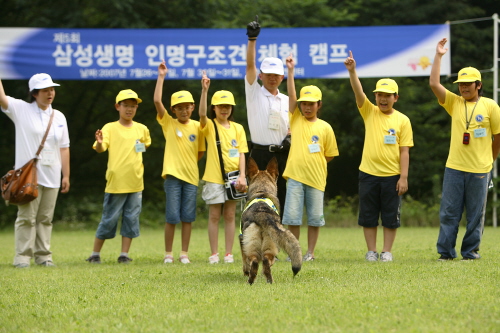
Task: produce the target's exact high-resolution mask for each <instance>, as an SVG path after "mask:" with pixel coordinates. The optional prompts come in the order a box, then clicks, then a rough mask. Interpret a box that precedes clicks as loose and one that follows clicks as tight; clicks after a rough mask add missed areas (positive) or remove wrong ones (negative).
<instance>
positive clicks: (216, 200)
mask: <svg viewBox="0 0 500 333" xmlns="http://www.w3.org/2000/svg"><path fill="white" fill-rule="evenodd" d="M201 198H202V199H203V200H205V202H206V203H207V205H214V204H221V203H224V202H226V201H227V200H228V197H227V194H226V188H225V187H224V185H222V184H216V183H211V182H206V184H205V185H204V186H203V191H202V192H201Z"/></svg>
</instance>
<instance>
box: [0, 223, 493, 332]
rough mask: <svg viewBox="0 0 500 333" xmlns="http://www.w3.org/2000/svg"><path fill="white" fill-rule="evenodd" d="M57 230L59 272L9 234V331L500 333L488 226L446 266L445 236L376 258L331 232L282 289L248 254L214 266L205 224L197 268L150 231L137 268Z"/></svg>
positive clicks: (3, 254) (5, 260) (408, 235)
mask: <svg viewBox="0 0 500 333" xmlns="http://www.w3.org/2000/svg"><path fill="white" fill-rule="evenodd" d="M55 229H56V230H55V231H54V235H53V241H52V250H53V252H54V262H55V263H56V264H57V267H56V268H44V267H33V266H32V267H31V268H29V269H15V268H13V267H12V266H11V263H12V257H13V252H14V250H13V248H14V240H13V232H12V231H3V232H1V233H0V272H1V273H2V274H1V277H0V287H1V289H0V290H1V294H0V332H287V333H288V332H499V331H500V315H499V313H500V274H499V273H500V265H499V264H500V242H499V240H500V229H493V228H487V229H486V231H485V235H484V239H483V243H482V251H481V254H482V256H483V258H482V259H480V260H477V261H459V260H455V261H453V262H437V261H436V259H437V258H438V255H437V253H436V250H435V243H436V239H437V234H438V229H436V228H401V229H400V230H399V231H398V236H397V239H396V243H395V246H394V249H393V254H394V259H395V261H394V262H392V263H382V262H377V263H368V262H365V261H364V254H365V252H366V249H365V245H364V239H363V236H362V231H361V229H358V228H348V229H337V228H323V229H321V233H320V239H319V242H318V246H317V251H316V257H317V259H316V260H315V261H314V262H306V263H304V265H303V267H302V271H301V272H300V273H299V274H298V275H297V277H295V279H293V278H292V271H291V267H290V263H288V262H285V261H283V259H284V258H286V255H285V254H281V255H280V259H282V261H280V262H277V263H276V264H275V265H274V266H273V273H274V278H275V283H274V284H273V285H269V284H267V283H265V279H264V277H263V276H262V275H259V277H258V279H257V281H256V283H255V284H254V285H253V286H249V285H247V284H246V278H245V277H243V275H242V273H241V265H240V260H241V259H240V258H241V256H240V251H239V248H235V251H234V252H235V258H236V259H237V263H235V264H233V265H228V264H218V265H209V264H208V261H207V258H208V256H209V255H210V253H209V245H208V237H207V231H206V230H204V229H194V230H193V235H192V239H191V249H190V258H191V261H192V264H190V265H183V264H181V263H179V262H178V261H177V262H175V263H174V264H171V265H168V266H167V265H164V264H163V263H162V258H163V231H162V230H151V229H149V230H143V231H142V235H141V237H139V238H138V239H136V240H134V242H133V244H132V251H131V253H130V255H131V257H132V258H133V259H134V261H133V262H132V263H131V264H129V265H119V264H117V263H116V259H117V257H118V254H119V250H120V241H119V238H117V239H113V240H110V241H108V242H107V243H106V244H105V245H104V249H103V252H102V260H103V264H101V265H90V264H88V263H87V262H85V261H84V259H85V258H87V257H88V256H89V254H90V252H91V250H92V243H93V237H94V232H93V231H57V229H58V228H57V226H55ZM462 229H463V228H461V232H460V235H459V240H461V237H462V235H463V230H462ZM306 232H307V231H306V229H303V230H302V242H301V243H302V247H303V249H304V248H305V243H304V241H305V240H306ZM381 236H382V234H381V231H380V232H379V238H380V240H381V238H382V237H381ZM179 238H180V232H179V230H178V231H177V234H176V239H175V247H174V249H175V252H174V254H175V257H176V258H177V257H178V253H179V250H180V244H179V240H180V239H179ZM222 243H223V234H222V230H221V234H220V237H219V244H222ZM235 244H237V243H235ZM459 245H460V243H459ZM220 250H221V252H222V251H223V249H222V248H221V249H220Z"/></svg>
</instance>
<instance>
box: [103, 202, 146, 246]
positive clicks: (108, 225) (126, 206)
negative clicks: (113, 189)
mask: <svg viewBox="0 0 500 333" xmlns="http://www.w3.org/2000/svg"><path fill="white" fill-rule="evenodd" d="M141 209H142V192H135V193H104V204H103V209H102V218H101V222H100V223H99V226H98V227H97V231H96V235H95V236H96V237H97V238H99V239H111V238H114V237H115V236H116V229H117V226H118V219H119V218H120V216H122V226H121V229H120V235H122V236H124V237H128V238H136V237H139V215H140V214H141Z"/></svg>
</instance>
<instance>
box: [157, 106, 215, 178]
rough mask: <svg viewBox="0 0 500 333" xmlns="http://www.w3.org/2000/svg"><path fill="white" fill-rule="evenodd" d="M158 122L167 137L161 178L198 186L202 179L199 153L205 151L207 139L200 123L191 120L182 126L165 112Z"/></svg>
mask: <svg viewBox="0 0 500 333" xmlns="http://www.w3.org/2000/svg"><path fill="white" fill-rule="evenodd" d="M156 120H157V121H158V123H159V124H160V125H161V128H162V130H163V136H164V137H165V141H166V142H165V154H164V156H163V171H162V173H161V176H162V177H163V178H166V177H167V175H171V176H174V177H176V178H178V179H180V180H183V181H185V182H187V183H190V184H193V185H195V186H198V181H199V178H200V174H199V170H198V152H200V151H205V139H204V137H203V134H202V133H201V128H200V123H199V122H198V121H196V120H193V119H190V120H189V122H188V123H187V124H181V123H180V122H179V121H178V120H177V119H174V118H172V116H171V115H169V114H168V112H167V110H165V114H164V115H163V118H161V119H160V117H158V115H157V116H156Z"/></svg>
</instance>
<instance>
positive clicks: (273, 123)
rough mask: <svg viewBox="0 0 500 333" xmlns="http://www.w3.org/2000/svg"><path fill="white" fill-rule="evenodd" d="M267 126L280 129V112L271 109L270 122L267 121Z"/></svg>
mask: <svg viewBox="0 0 500 333" xmlns="http://www.w3.org/2000/svg"><path fill="white" fill-rule="evenodd" d="M267 128H269V129H272V130H279V129H280V114H279V112H277V111H275V110H271V112H270V113H269V122H268V123H267Z"/></svg>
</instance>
